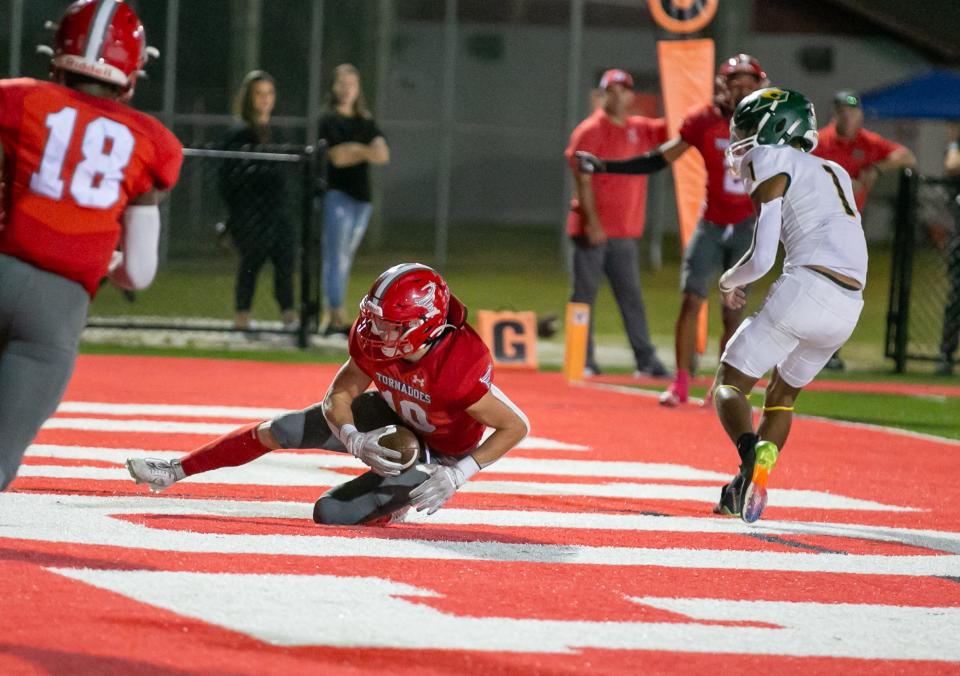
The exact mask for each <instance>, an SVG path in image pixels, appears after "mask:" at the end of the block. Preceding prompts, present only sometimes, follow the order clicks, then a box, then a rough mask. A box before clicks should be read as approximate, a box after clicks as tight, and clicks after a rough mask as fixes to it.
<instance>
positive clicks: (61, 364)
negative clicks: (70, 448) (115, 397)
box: [0, 254, 90, 491]
mask: <svg viewBox="0 0 960 676" xmlns="http://www.w3.org/2000/svg"><path fill="white" fill-rule="evenodd" d="M89 305H90V296H88V295H87V292H86V290H84V288H83V287H82V286H80V284H78V283H76V282H73V281H70V280H68V279H66V278H64V277H61V276H60V275H56V274H53V273H51V272H46V271H45V270H40V269H39V268H35V267H33V266H32V265H28V264H27V263H24V262H22V261H20V260H18V259H16V258H13V257H11V256H5V255H2V254H0V491H2V490H4V489H5V488H7V486H9V485H10V484H11V483H12V482H13V479H14V478H15V477H16V475H17V470H18V469H19V468H20V462H21V461H22V459H23V454H24V452H25V451H26V450H27V446H29V445H30V443H31V442H32V441H33V440H34V438H35V437H36V436H37V432H39V431H40V427H41V426H42V425H43V423H44V422H45V421H46V420H47V418H49V417H50V416H51V415H53V413H54V411H56V410H57V406H58V405H59V404H60V399H61V397H63V392H64V390H65V389H66V388H67V383H68V382H69V380H70V375H71V374H72V373H73V366H74V363H75V362H76V360H77V345H78V343H79V342H80V333H81V332H82V331H83V327H84V325H85V324H86V321H87V309H88V307H89Z"/></svg>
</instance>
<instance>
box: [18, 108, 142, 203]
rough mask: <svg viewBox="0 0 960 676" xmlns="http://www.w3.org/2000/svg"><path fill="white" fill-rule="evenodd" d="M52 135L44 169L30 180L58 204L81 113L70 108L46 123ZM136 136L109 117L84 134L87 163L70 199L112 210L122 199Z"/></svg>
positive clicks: (49, 117) (82, 164) (35, 189)
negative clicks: (78, 115) (64, 168)
mask: <svg viewBox="0 0 960 676" xmlns="http://www.w3.org/2000/svg"><path fill="white" fill-rule="evenodd" d="M45 122H46V126H47V129H49V130H50V134H49V135H48V137H47V143H46V145H45V146H44V148H43V158H42V159H41V160H40V168H39V169H37V171H35V172H34V173H33V175H32V176H31V177H30V189H31V190H32V191H33V192H35V193H37V194H38V195H43V196H44V197H49V198H50V199H54V200H58V199H61V198H62V197H63V188H64V185H63V178H61V175H62V173H63V165H64V162H65V161H66V158H67V151H68V149H69V148H70V142H71V139H72V138H73V130H74V126H75V125H76V123H77V111H76V109H75V108H70V107H69V106H68V107H66V108H64V109H63V110H60V111H58V112H56V113H50V114H49V115H47V119H46V121H45ZM133 145H134V141H133V134H132V133H131V132H130V130H129V129H127V128H126V127H125V126H124V125H122V124H120V123H119V122H115V121H114V120H110V119H107V118H105V117H98V118H97V119H95V120H93V121H92V122H90V124H88V125H87V127H86V129H84V132H83V140H82V142H81V145H80V151H81V154H82V155H83V161H81V162H80V163H79V164H77V166H76V167H74V169H73V178H72V179H71V181H70V195H71V196H72V197H73V199H74V201H75V202H76V203H77V204H79V205H80V206H82V207H90V208H94V209H109V208H110V207H112V206H113V205H114V204H116V202H117V200H118V199H120V184H121V183H122V182H123V170H124V169H126V168H127V164H128V163H129V162H130V157H131V156H132V155H133Z"/></svg>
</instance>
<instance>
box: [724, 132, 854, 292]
mask: <svg viewBox="0 0 960 676" xmlns="http://www.w3.org/2000/svg"><path fill="white" fill-rule="evenodd" d="M740 166H741V170H740V173H741V175H742V177H743V180H744V185H746V188H747V191H748V192H749V193H750V194H751V195H752V194H753V191H754V190H756V189H757V186H759V185H760V184H761V183H763V182H764V181H766V180H767V179H769V178H773V177H774V176H777V175H778V174H786V176H787V177H788V184H787V191H786V193H785V194H784V196H783V207H782V214H783V228H782V230H781V231H780V241H781V242H783V248H784V250H785V251H786V258H785V259H784V262H783V269H784V271H787V270H789V269H790V268H791V267H794V266H798V265H821V266H823V267H825V268H829V269H831V270H834V271H836V272H839V273H840V274H842V275H846V276H847V277H851V278H853V279H856V280H857V281H858V282H860V284H861V285H866V282H867V242H866V239H865V237H864V235H863V226H862V225H861V224H860V212H859V211H858V210H857V203H856V201H855V200H854V197H853V185H852V184H851V181H850V176H849V174H847V172H846V171H845V170H844V169H843V167H841V166H840V165H839V164H837V163H836V162H831V161H829V160H824V159H822V158H819V157H815V156H813V155H810V154H808V153H805V152H802V151H800V150H797V149H796V148H791V147H789V146H769V145H761V146H757V147H756V148H753V149H752V150H751V151H750V152H748V153H747V154H746V156H745V157H744V158H743V161H742V163H741V165H740Z"/></svg>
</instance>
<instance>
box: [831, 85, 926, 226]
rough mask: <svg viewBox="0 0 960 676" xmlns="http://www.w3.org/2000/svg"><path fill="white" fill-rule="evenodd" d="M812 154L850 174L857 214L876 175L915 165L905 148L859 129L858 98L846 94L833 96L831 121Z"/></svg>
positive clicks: (854, 95) (860, 122)
mask: <svg viewBox="0 0 960 676" xmlns="http://www.w3.org/2000/svg"><path fill="white" fill-rule="evenodd" d="M813 154H814V155H816V156H817V157H822V158H823V159H825V160H832V161H834V162H836V163H837V164H839V165H840V166H841V167H843V168H844V169H845V170H846V171H847V173H848V174H850V178H851V179H853V190H854V197H855V198H856V200H857V209H858V210H859V211H861V212H862V211H863V206H864V204H865V203H866V201H867V195H869V194H870V189H871V188H873V184H874V183H876V180H877V178H878V177H879V176H880V174H882V173H883V172H885V171H890V170H893V169H899V168H901V167H912V166H914V165H916V163H917V160H916V158H915V157H914V156H913V153H912V152H910V150H909V149H908V148H906V147H905V146H902V145H900V144H899V143H894V142H893V141H890V140H888V139H885V138H884V137H882V136H880V134H877V133H874V132H872V131H868V130H867V129H864V128H863V108H862V107H861V104H860V96H859V95H857V94H856V93H854V92H850V91H841V92H837V93H836V94H835V95H834V97H833V119H832V120H831V121H830V124H828V125H827V126H826V127H824V128H823V129H821V130H820V141H819V142H818V143H817V147H816V149H815V150H814V151H813Z"/></svg>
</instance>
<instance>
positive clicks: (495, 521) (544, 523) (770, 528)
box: [105, 495, 960, 554]
mask: <svg viewBox="0 0 960 676" xmlns="http://www.w3.org/2000/svg"><path fill="white" fill-rule="evenodd" d="M156 497H167V496H166V495H161V496H153V497H151V498H140V497H136V496H132V497H119V498H105V499H107V500H110V501H111V504H120V505H123V506H124V508H127V505H128V501H139V500H146V499H149V500H150V502H149V503H144V509H149V511H150V513H153V514H178V515H195V514H206V515H209V516H223V517H226V518H250V519H261V518H268V519H301V518H305V517H304V514H305V511H306V510H307V508H308V507H309V505H304V504H303V503H299V502H287V501H284V502H277V501H259V500H238V499H235V500H208V499H198V498H185V497H181V496H176V497H173V496H170V497H167V499H165V500H162V501H157V500H155V499H154V498H156ZM405 521H407V522H411V523H429V524H434V525H450V526H496V527H501V528H563V529H575V530H618V531H637V532H671V533H701V534H711V535H716V534H739V535H750V534H753V535H787V536H806V535H813V536H828V537H840V538H853V539H859V540H869V541H875V542H896V543H900V544H904V545H909V546H914V547H922V548H924V549H932V550H939V551H943V552H949V553H951V554H960V533H958V532H953V531H939V530H921V529H913V528H894V527H890V526H878V525H864V524H855V523H819V522H807V521H776V520H767V519H763V520H762V521H759V522H758V523H755V524H753V525H750V526H748V525H746V524H745V523H743V522H742V521H740V519H726V518H719V517H714V516H712V515H709V514H706V513H704V516H702V517H693V516H650V515H648V514H604V513H598V512H547V511H532V510H530V511H528V510H496V509H458V508H456V507H445V508H443V509H441V510H440V511H439V512H437V513H436V514H433V515H432V516H427V514H426V513H425V512H414V511H411V512H408V513H407V516H406V519H405Z"/></svg>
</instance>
